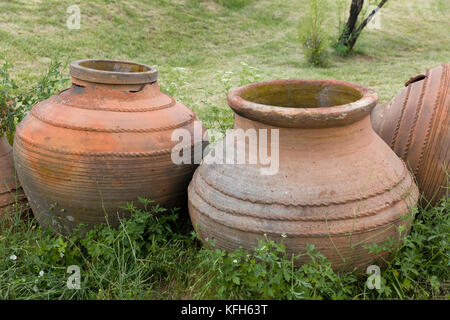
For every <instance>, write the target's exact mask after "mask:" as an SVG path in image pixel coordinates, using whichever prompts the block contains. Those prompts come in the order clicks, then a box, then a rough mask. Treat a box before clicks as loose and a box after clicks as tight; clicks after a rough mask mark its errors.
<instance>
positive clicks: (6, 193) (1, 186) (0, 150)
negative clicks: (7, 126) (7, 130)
mask: <svg viewBox="0 0 450 320" xmlns="http://www.w3.org/2000/svg"><path fill="white" fill-rule="evenodd" d="M12 151H13V150H12V148H11V146H10V145H9V143H8V141H7V140H6V138H5V137H4V136H2V137H0V219H1V218H3V217H4V215H5V214H12V210H13V205H14V204H16V203H23V202H26V198H25V194H24V193H23V190H22V188H20V183H19V181H18V179H17V176H16V174H15V170H14V162H13V152H12Z"/></svg>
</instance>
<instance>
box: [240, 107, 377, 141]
mask: <svg viewBox="0 0 450 320" xmlns="http://www.w3.org/2000/svg"><path fill="white" fill-rule="evenodd" d="M234 117H235V122H234V129H243V130H244V131H246V130H248V129H255V130H256V131H257V132H258V131H259V130H260V129H267V130H268V134H269V135H270V130H273V129H278V130H279V136H280V145H281V146H282V145H285V146H286V147H290V146H292V142H293V141H298V142H299V143H302V144H306V145H307V144H309V143H311V144H314V143H315V142H316V141H318V140H320V141H321V142H323V141H328V143H330V144H333V143H335V142H337V141H341V140H343V139H345V140H353V139H372V138H373V137H374V136H375V135H376V133H375V132H374V131H373V129H372V126H371V123H370V116H369V115H367V116H366V117H364V118H362V119H361V120H358V121H355V122H353V123H351V124H348V125H345V126H335V127H328V128H315V129H309V128H286V127H278V126H272V125H268V124H265V123H263V122H259V121H255V120H251V119H248V118H246V117H242V116H240V115H239V114H235V116H234Z"/></svg>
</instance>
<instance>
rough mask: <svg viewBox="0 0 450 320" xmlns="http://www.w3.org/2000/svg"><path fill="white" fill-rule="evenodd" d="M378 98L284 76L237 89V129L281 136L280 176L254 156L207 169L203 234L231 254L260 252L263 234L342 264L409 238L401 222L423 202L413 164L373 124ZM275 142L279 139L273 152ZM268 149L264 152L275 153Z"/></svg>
mask: <svg viewBox="0 0 450 320" xmlns="http://www.w3.org/2000/svg"><path fill="white" fill-rule="evenodd" d="M377 100H378V97H377V94H376V93H375V92H374V91H372V90H370V89H366V88H363V87H361V86H358V85H356V84H352V83H348V82H343V81H328V80H279V81H270V82H261V83H255V84H251V85H248V86H245V87H242V88H238V89H234V90H232V91H231V92H230V93H229V95H228V103H229V105H230V107H231V108H232V109H233V110H234V112H235V124H234V128H235V129H244V130H248V129H257V130H258V129H267V130H269V132H270V133H268V134H267V136H271V132H272V131H273V130H274V129H278V130H279V170H278V172H277V173H275V174H273V175H267V174H264V175H263V174H261V173H262V171H261V168H262V167H266V165H263V163H262V161H261V159H258V163H257V164H250V163H249V160H248V159H249V157H247V158H246V163H245V164H239V165H233V164H204V163H203V164H201V165H200V167H199V168H198V169H197V171H196V173H195V174H194V177H193V180H192V181H191V183H190V185H189V212H190V216H191V220H192V223H193V225H194V227H195V229H196V230H197V231H198V233H199V234H200V237H201V238H202V239H206V238H210V239H213V241H214V242H215V246H216V247H218V248H221V249H226V250H229V251H230V250H234V249H237V248H239V247H240V246H242V247H243V248H244V249H251V248H252V246H255V245H256V244H257V240H258V239H264V235H267V237H268V238H269V239H274V240H276V241H280V240H281V239H282V237H284V236H286V239H285V240H284V244H285V245H286V248H287V251H288V252H289V253H301V252H304V251H305V247H306V245H307V244H314V245H315V248H316V250H319V251H320V252H321V253H322V254H324V255H325V256H326V257H328V259H330V260H331V261H332V262H333V265H334V267H335V268H341V267H344V268H346V269H349V268H352V267H358V268H361V267H365V266H367V265H368V264H370V263H371V261H372V260H373V259H374V258H375V256H374V255H372V254H369V252H368V251H367V250H366V249H364V248H363V247H362V245H363V244H371V243H378V244H379V243H382V242H384V241H385V240H387V239H388V237H394V238H398V236H399V232H398V231H397V228H396V227H397V226H400V225H403V226H404V227H405V230H404V231H403V234H405V233H406V232H408V228H409V222H408V221H407V220H405V219H402V216H405V215H407V214H408V212H409V210H410V207H411V206H414V205H415V204H416V201H417V197H418V192H417V187H416V186H415V184H414V181H413V180H412V177H411V175H410V173H409V172H408V170H407V168H406V166H405V164H404V163H403V161H402V160H400V159H399V158H398V157H397V156H396V155H395V153H394V152H393V151H392V150H391V149H390V148H389V147H388V146H387V145H386V144H385V143H384V142H383V141H382V140H381V138H380V137H378V136H377V135H376V133H375V132H374V131H373V129H372V127H371V125H370V119H369V114H370V111H371V110H372V108H373V107H374V106H375V105H376V102H377ZM262 132H263V131H258V134H259V136H260V137H261V135H262ZM249 141H250V140H249V139H246V140H245V150H250V148H251V146H250V145H249ZM241 142H242V141H241ZM272 144H276V139H275V140H274V141H271V144H270V146H269V147H267V148H269V149H270V150H272ZM237 145H238V144H236V146H237ZM275 146H276V145H275ZM236 148H237V147H236ZM264 148H265V147H264V144H262V145H260V146H259V152H260V153H261V152H262V153H263V154H269V153H267V151H268V150H265V149H264ZM275 150H276V148H274V149H273V150H272V151H270V154H271V155H272V154H274V153H273V152H275ZM214 151H215V150H214ZM231 151H233V152H234V151H235V150H234V149H233V150H231ZM228 152H229V150H228V149H227V150H226V153H227V154H228ZM383 255H385V254H383ZM305 261H307V259H306V258H302V259H300V260H298V261H297V264H302V263H304V262H305Z"/></svg>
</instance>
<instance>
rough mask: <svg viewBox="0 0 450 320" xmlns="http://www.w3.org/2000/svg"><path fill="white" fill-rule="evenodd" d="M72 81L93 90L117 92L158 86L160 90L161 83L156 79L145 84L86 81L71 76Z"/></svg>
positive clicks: (76, 84)
mask: <svg viewBox="0 0 450 320" xmlns="http://www.w3.org/2000/svg"><path fill="white" fill-rule="evenodd" d="M70 81H71V82H72V84H73V85H75V86H76V87H81V88H90V89H92V90H95V89H104V90H108V91H109V90H112V91H117V92H131V93H136V92H140V91H142V90H143V89H144V88H150V87H151V88H155V89H156V88H157V90H158V91H159V85H158V82H157V81H155V82H153V83H143V84H106V83H97V82H90V81H84V80H81V79H77V78H74V77H71V79H70ZM100 91H101V90H100Z"/></svg>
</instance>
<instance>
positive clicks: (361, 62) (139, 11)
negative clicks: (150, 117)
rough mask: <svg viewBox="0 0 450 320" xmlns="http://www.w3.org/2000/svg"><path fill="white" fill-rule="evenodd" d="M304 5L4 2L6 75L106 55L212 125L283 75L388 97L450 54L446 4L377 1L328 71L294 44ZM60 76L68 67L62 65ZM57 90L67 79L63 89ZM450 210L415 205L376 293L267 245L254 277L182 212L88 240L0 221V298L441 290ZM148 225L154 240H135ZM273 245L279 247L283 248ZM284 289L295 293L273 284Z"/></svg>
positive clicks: (296, 0)
mask: <svg viewBox="0 0 450 320" xmlns="http://www.w3.org/2000/svg"><path fill="white" fill-rule="evenodd" d="M304 3H305V2H304V1H300V0H253V1H252V0H145V1H138V0H129V1H119V0H117V1H113V0H111V1H110V0H96V1H82V0H78V1H73V0H70V1H69V0H58V1H56V0H33V1H30V0H0V62H1V63H3V62H4V61H8V62H9V63H10V64H11V65H12V67H11V69H10V72H11V75H12V77H13V78H14V79H16V82H17V84H18V86H19V88H18V89H17V90H18V91H21V92H25V91H27V90H28V89H29V88H31V87H32V86H33V85H34V84H35V83H36V82H37V81H38V79H39V77H40V76H41V75H42V74H43V73H44V72H45V70H46V69H47V68H48V65H49V63H50V62H51V61H55V60H58V61H62V62H67V61H69V62H70V61H72V60H77V59H87V58H107V59H117V60H120V59H122V60H132V61H137V62H141V63H145V64H150V65H154V66H157V67H158V70H159V82H160V85H161V87H162V89H163V90H164V91H166V92H168V93H170V94H171V95H173V96H174V98H175V99H177V100H178V101H180V102H182V103H184V104H185V105H187V106H189V107H191V108H193V109H194V111H195V112H196V113H197V114H198V116H199V117H200V118H201V120H202V121H203V122H204V124H205V126H206V127H207V128H220V129H224V128H229V127H231V125H232V121H233V120H232V112H231V110H230V109H229V108H228V107H227V105H226V93H227V92H228V90H229V89H230V88H231V87H236V86H241V85H244V84H247V83H250V82H255V81H259V80H272V79H282V78H323V79H338V80H346V81H351V82H355V83H358V84H361V85H364V86H367V87H371V88H373V89H375V90H376V91H377V92H378V94H379V97H380V102H384V101H388V100H390V99H391V98H392V97H394V96H395V95H396V93H398V92H399V91H400V90H401V88H402V87H403V84H404V83H405V82H406V81H407V80H408V79H409V78H410V77H412V76H415V75H417V74H419V73H422V72H423V71H425V69H427V68H432V67H435V66H438V65H439V64H441V63H446V62H449V61H450V50H449V44H450V33H449V32H448V30H449V29H450V19H449V12H450V3H449V2H448V1H447V0H428V1H420V0H391V1H389V2H388V4H387V5H386V7H384V8H383V9H382V10H381V29H379V30H373V29H368V30H365V31H364V32H363V34H362V35H361V38H360V39H359V40H358V43H357V45H356V48H355V53H354V54H352V55H350V56H349V57H341V56H337V55H336V54H334V53H333V51H332V50H331V49H330V52H329V55H330V66H329V67H328V68H314V67H311V66H309V65H308V64H307V63H306V61H305V58H304V57H303V55H302V50H301V46H300V44H299V43H298V40H297V30H298V24H299V21H301V18H302V14H303V12H304V11H305V10H304V9H305V7H304V6H305V4H304ZM331 3H333V5H331V6H330V8H329V19H328V21H327V26H328V30H329V34H330V36H331V37H333V36H334V37H336V35H337V24H338V16H339V14H338V12H337V11H336V5H335V1H331ZM73 4H77V5H78V6H79V7H80V9H81V28H80V29H79V30H71V29H68V28H67V26H66V20H67V18H68V16H69V15H68V13H67V12H66V10H67V8H68V7H69V6H70V5H73ZM64 75H65V76H66V77H68V68H65V70H64ZM64 86H67V83H66V84H65V85H61V88H59V89H62V88H63V87H64ZM449 206H450V204H449V201H448V200H447V201H443V203H442V204H441V205H440V206H437V207H436V208H431V209H428V210H423V211H422V213H421V214H422V217H420V218H419V219H418V222H416V226H415V229H414V230H415V231H414V232H413V233H412V234H411V236H410V238H409V240H408V239H407V240H406V241H405V243H404V245H403V246H402V247H401V248H400V249H398V250H397V249H395V250H394V249H393V248H387V249H389V250H393V251H395V257H396V258H395V260H394V262H392V263H391V264H388V266H387V267H386V269H385V270H386V277H385V278H384V282H383V289H382V290H381V291H379V292H376V291H372V292H369V291H368V290H367V289H366V287H365V285H364V284H365V283H364V281H365V279H366V278H367V276H366V277H365V278H364V276H362V275H359V274H356V273H345V274H337V273H335V272H334V271H332V270H331V268H330V267H329V265H327V264H326V262H323V263H322V264H321V263H319V262H316V263H313V264H311V265H308V266H305V267H304V268H302V269H301V270H299V271H296V272H292V274H290V276H289V277H287V276H283V275H285V273H286V270H290V269H289V268H290V267H289V266H290V265H289V262H290V260H289V258H288V257H285V256H284V255H283V254H282V253H279V254H275V253H273V255H274V256H273V257H272V260H270V261H269V262H267V263H268V265H271V266H273V264H277V263H276V261H279V262H280V261H281V263H279V264H278V265H279V269H277V268H275V269H271V271H270V272H268V273H267V274H265V275H264V276H263V275H260V278H254V279H249V278H248V277H247V276H246V275H248V274H250V273H252V274H253V273H254V271H255V270H254V269H253V268H255V266H254V265H253V264H252V262H251V261H250V260H249V261H247V262H245V261H246V260H245V259H247V258H246V257H247V256H246V254H245V253H239V252H238V253H235V255H234V256H231V257H230V256H227V255H225V254H224V253H222V252H215V251H210V250H205V249H202V248H201V246H200V244H199V242H198V241H197V240H196V239H195V235H191V234H190V231H191V230H190V226H189V223H188V222H187V220H185V218H186V217H184V218H183V217H181V218H180V219H181V221H180V219H178V222H176V221H165V220H164V221H157V222H156V223H155V221H153V220H152V219H153V218H142V215H141V216H140V215H139V213H137V214H136V216H137V217H138V218H139V217H141V218H142V219H141V220H139V219H138V218H136V219H137V220H133V221H130V222H129V223H127V224H126V225H125V224H124V226H123V228H121V229H120V230H115V231H114V230H109V229H105V230H96V231H95V232H92V234H91V235H90V237H91V238H86V239H88V240H91V241H90V242H88V241H87V240H86V239H84V238H83V237H76V236H75V237H74V238H72V239H64V238H61V237H55V236H54V235H51V234H49V233H47V232H46V231H43V230H40V229H39V228H38V227H37V226H36V225H35V224H33V223H28V222H20V221H19V220H16V221H15V225H13V226H12V227H10V226H2V227H1V228H0V298H21V299H33V298H44V299H45V298H98V299H115V298H120V299H126V298H131V299H135V298H138V299H139V298H142V299H144V298H153V299H154V298H165V299H171V298H314V299H316V298H317V299H319V298H324V299H333V298H336V299H337V298H346V299H351V298H356V299H375V298H395V299H398V298H406V299H415V298H436V299H439V298H441V299H442V298H447V299H448V298H449V294H450V293H449V272H448V269H449V265H448V261H449V260H448V255H449V251H450V250H449V246H448V242H449V229H448V228H449V218H448V214H447V212H448V208H449ZM149 210H153V209H149ZM433 217H435V218H433ZM169 220H170V219H169ZM172 220H175V218H173V219H172ZM183 222H184V223H183ZM169 225H170V226H171V227H172V228H171V229H170V230H167V228H166V227H167V226H169ZM139 226H145V228H144V230H141V228H140V227H139ZM155 230H156V231H157V232H156V234H158V236H156V237H154V238H153V239H152V241H147V242H145V243H144V242H142V240H141V238H142V237H144V235H145V236H148V234H152V232H154V231H155ZM127 239H128V240H127ZM127 241H129V242H127ZM408 241H409V242H408ZM267 247H268V248H272V249H274V251H276V249H280V252H282V251H283V250H282V248H278V245H277V244H269V245H267V246H265V248H267ZM136 248H138V249H139V250H137V249H136ZM385 249H386V248H385ZM136 250H137V251H136ZM267 250H269V249H267ZM374 250H378V249H377V248H374ZM402 250H403V251H402ZM277 252H278V251H277ZM269 253H270V254H272V251H270V252H269ZM309 254H311V255H314V254H316V253H314V252H312V251H311V253H309ZM12 256H16V257H17V260H15V259H10V258H11V257H12ZM235 259H242V261H243V264H242V267H241V268H240V269H239V270H237V269H234V268H235V267H234V266H233V264H232V261H234V260H235ZM319 260H321V259H317V261H319ZM230 261H231V262H230ZM244 262H245V263H244ZM442 263H447V265H445V264H444V265H442ZM70 264H79V265H82V266H83V270H85V271H83V272H85V276H84V280H83V285H82V289H81V290H78V291H73V290H68V289H67V288H66V286H65V282H64V281H61V279H66V277H67V275H66V266H67V265H70ZM408 268H409V269H411V270H412V271H411V270H409V269H408ZM419 269H420V270H419ZM40 271H44V273H43V275H42V276H39V273H40ZM383 272H384V271H383ZM218 273H220V274H221V277H218V278H217V277H216V276H217V274H218ZM416 273H421V274H416ZM236 274H238V275H239V277H237V278H236ZM280 275H281V276H280ZM279 276H280V277H281V278H280V279H281V280H279V281H278V282H277V283H274V284H273V288H276V290H275V291H272V289H271V290H269V291H267V290H268V289H267V287H260V282H264V281H268V280H267V279H278V278H277V277H279ZM216 278H217V279H216ZM219 280H220V281H221V282H219ZM294 282H295V283H294ZM304 283H308V284H309V286H308V285H304ZM286 288H288V289H289V288H290V289H289V290H291V289H292V290H293V288H297V289H298V288H300V289H301V290H300V289H299V290H297V289H296V290H297V291H295V290H294V291H289V290H288V291H289V292H290V295H288V294H287V293H286V294H281V293H280V292H282V291H283V290H287V289H286ZM302 290H303V291H302Z"/></svg>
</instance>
